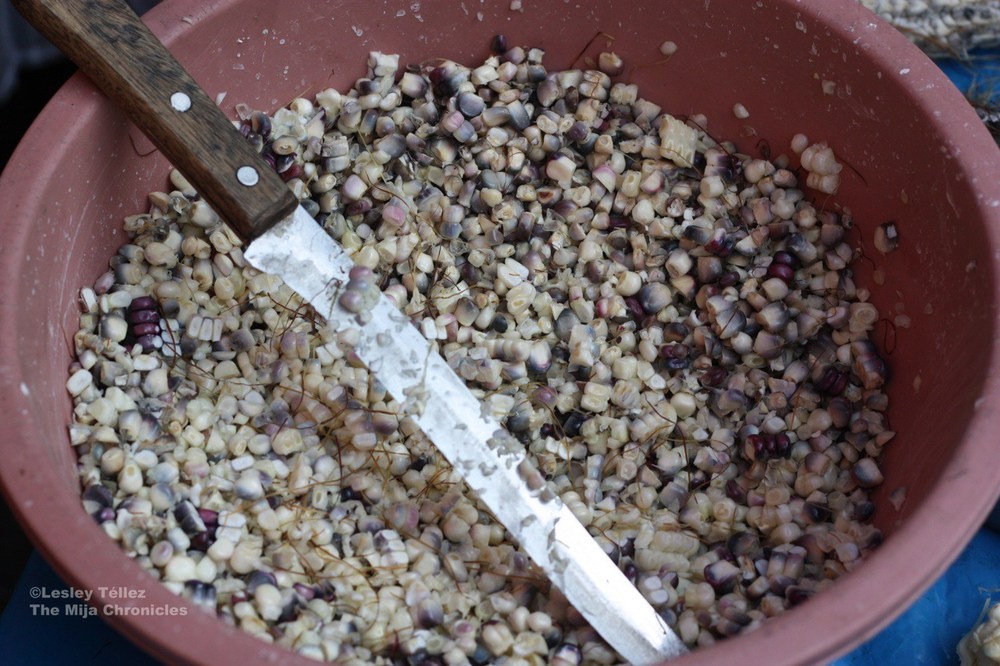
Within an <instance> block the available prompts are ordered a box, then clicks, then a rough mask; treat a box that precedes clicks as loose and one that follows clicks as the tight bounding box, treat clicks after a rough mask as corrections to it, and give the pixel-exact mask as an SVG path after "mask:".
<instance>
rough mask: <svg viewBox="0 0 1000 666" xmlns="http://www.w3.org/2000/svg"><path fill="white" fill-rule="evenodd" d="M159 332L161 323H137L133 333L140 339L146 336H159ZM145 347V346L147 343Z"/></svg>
mask: <svg viewBox="0 0 1000 666" xmlns="http://www.w3.org/2000/svg"><path fill="white" fill-rule="evenodd" d="M159 334H160V325H159V324H136V325H135V326H133V327H132V335H134V336H136V337H137V338H140V339H141V338H142V337H144V336H158V335H159ZM143 347H144V348H145V345H143Z"/></svg>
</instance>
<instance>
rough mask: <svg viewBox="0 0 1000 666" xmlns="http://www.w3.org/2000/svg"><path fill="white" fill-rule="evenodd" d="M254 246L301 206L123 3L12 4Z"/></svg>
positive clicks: (25, 0)
mask: <svg viewBox="0 0 1000 666" xmlns="http://www.w3.org/2000/svg"><path fill="white" fill-rule="evenodd" d="M13 3H14V6H15V7H16V8H17V9H18V11H20V12H21V14H22V15H23V16H24V17H25V18H26V19H27V20H28V21H29V22H30V23H31V24H32V25H33V26H35V28H37V29H38V31H39V32H41V33H42V34H43V35H45V36H46V37H47V38H48V39H49V40H50V41H51V42H52V43H53V44H55V45H56V46H57V47H59V48H60V49H61V50H62V51H63V53H65V54H66V55H67V56H69V57H70V58H71V59H72V60H73V61H74V62H75V63H76V64H77V66H78V67H79V68H80V69H81V70H83V71H84V72H85V73H86V74H87V76H88V77H90V79H91V80H92V81H93V82H94V83H95V84H96V85H97V86H98V87H99V88H100V89H101V90H103V91H104V93H105V94H107V95H108V97H110V98H111V99H112V100H113V101H114V102H115V103H117V104H118V105H119V106H120V107H121V108H122V109H124V110H125V112H126V113H127V114H128V116H129V118H131V120H132V122H134V123H135V124H136V125H137V126H138V127H139V128H140V129H141V130H142V131H143V132H145V133H146V134H147V135H148V136H149V138H150V139H151V140H152V141H153V143H154V144H156V146H157V147H158V148H159V149H160V151H161V152H162V153H163V154H164V155H165V156H166V157H167V159H169V160H170V161H171V162H172V163H173V165H174V166H175V167H177V168H178V169H180V171H181V172H182V173H183V174H184V175H185V176H186V177H187V178H188V180H190V181H191V183H192V184H193V185H194V186H195V187H196V188H197V189H198V192H199V193H200V194H201V195H202V197H204V198H205V200H206V201H208V203H209V204H211V205H212V207H213V208H215V210H216V212H218V213H219V215H221V216H222V218H223V219H224V220H225V221H226V222H227V223H228V224H229V226H230V227H232V229H233V230H234V231H235V232H236V233H237V234H239V235H240V236H241V237H242V238H243V239H244V240H245V241H247V242H249V241H251V240H253V239H254V238H257V237H258V236H260V235H261V234H262V233H264V232H265V231H267V229H269V228H270V227H271V226H272V225H273V224H275V223H276V222H278V221H279V220H281V219H282V218H283V217H285V216H286V215H288V214H290V213H291V212H292V210H293V209H294V208H295V206H296V205H297V204H298V202H297V201H296V199H295V196H294V195H293V194H292V193H291V191H290V190H289V189H288V187H287V186H286V185H285V183H284V182H283V181H282V180H281V178H280V177H279V176H278V174H276V173H275V172H274V170H273V169H271V168H270V167H269V166H268V165H267V163H266V162H264V160H263V159H261V158H260V156H259V155H258V154H257V152H256V151H255V150H254V149H253V147H252V146H251V145H250V144H249V142H248V141H247V140H246V139H244V138H243V136H242V135H241V134H240V133H239V131H238V130H237V129H235V128H234V127H233V125H232V123H231V122H230V121H229V119H227V118H226V116H225V115H224V114H223V113H222V112H221V111H220V110H219V109H218V107H216V105H215V103H214V102H213V101H212V100H211V99H209V97H208V95H206V94H205V92H204V91H203V90H202V89H201V88H199V87H198V84H196V83H195V82H194V79H192V78H191V76H190V75H189V74H188V73H187V72H186V71H184V68H183V67H181V66H180V64H179V63H178V62H177V61H176V60H174V58H173V56H171V55H170V53H168V52H167V50H166V48H164V46H163V44H161V43H160V41H159V40H158V39H157V38H156V37H154V36H153V34H152V33H151V32H150V31H149V29H148V28H146V26H145V25H144V24H143V23H142V21H140V20H139V17H138V16H136V15H135V13H134V12H133V11H132V9H131V8H130V7H129V6H128V5H127V4H126V3H125V1H124V0H13Z"/></svg>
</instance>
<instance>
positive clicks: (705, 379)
mask: <svg viewBox="0 0 1000 666" xmlns="http://www.w3.org/2000/svg"><path fill="white" fill-rule="evenodd" d="M728 376H729V372H728V371H727V370H726V369H725V368H720V367H718V366H712V367H711V368H708V369H706V370H705V371H704V372H703V373H701V377H699V378H698V381H699V382H701V385H702V386H707V387H711V388H716V387H719V386H722V383H723V382H725V381H726V378H727V377H728Z"/></svg>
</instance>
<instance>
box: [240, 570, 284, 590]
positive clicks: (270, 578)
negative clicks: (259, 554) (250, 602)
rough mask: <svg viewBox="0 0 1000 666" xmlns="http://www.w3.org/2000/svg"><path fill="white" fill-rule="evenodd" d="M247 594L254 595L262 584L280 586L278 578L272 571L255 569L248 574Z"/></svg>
mask: <svg viewBox="0 0 1000 666" xmlns="http://www.w3.org/2000/svg"><path fill="white" fill-rule="evenodd" d="M246 583H247V594H250V595H252V594H253V593H254V592H256V591H257V588H258V587H260V586H261V585H274V586H275V587H277V586H278V579H277V578H275V577H274V574H273V573H271V572H270V571H260V570H258V571H254V572H252V573H251V574H250V575H249V576H247V581H246Z"/></svg>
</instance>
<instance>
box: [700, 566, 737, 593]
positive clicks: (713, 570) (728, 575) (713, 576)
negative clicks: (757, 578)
mask: <svg viewBox="0 0 1000 666" xmlns="http://www.w3.org/2000/svg"><path fill="white" fill-rule="evenodd" d="M739 573H740V570H739V568H738V567H736V566H735V565H734V564H733V563H732V562H729V561H728V560H719V561H718V562H713V563H712V564H709V565H708V566H706V567H705V582H707V583H708V584H709V585H711V586H712V588H713V589H715V591H716V593H717V594H727V593H729V592H731V591H732V590H733V588H734V587H736V583H737V582H738V576H739Z"/></svg>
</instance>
